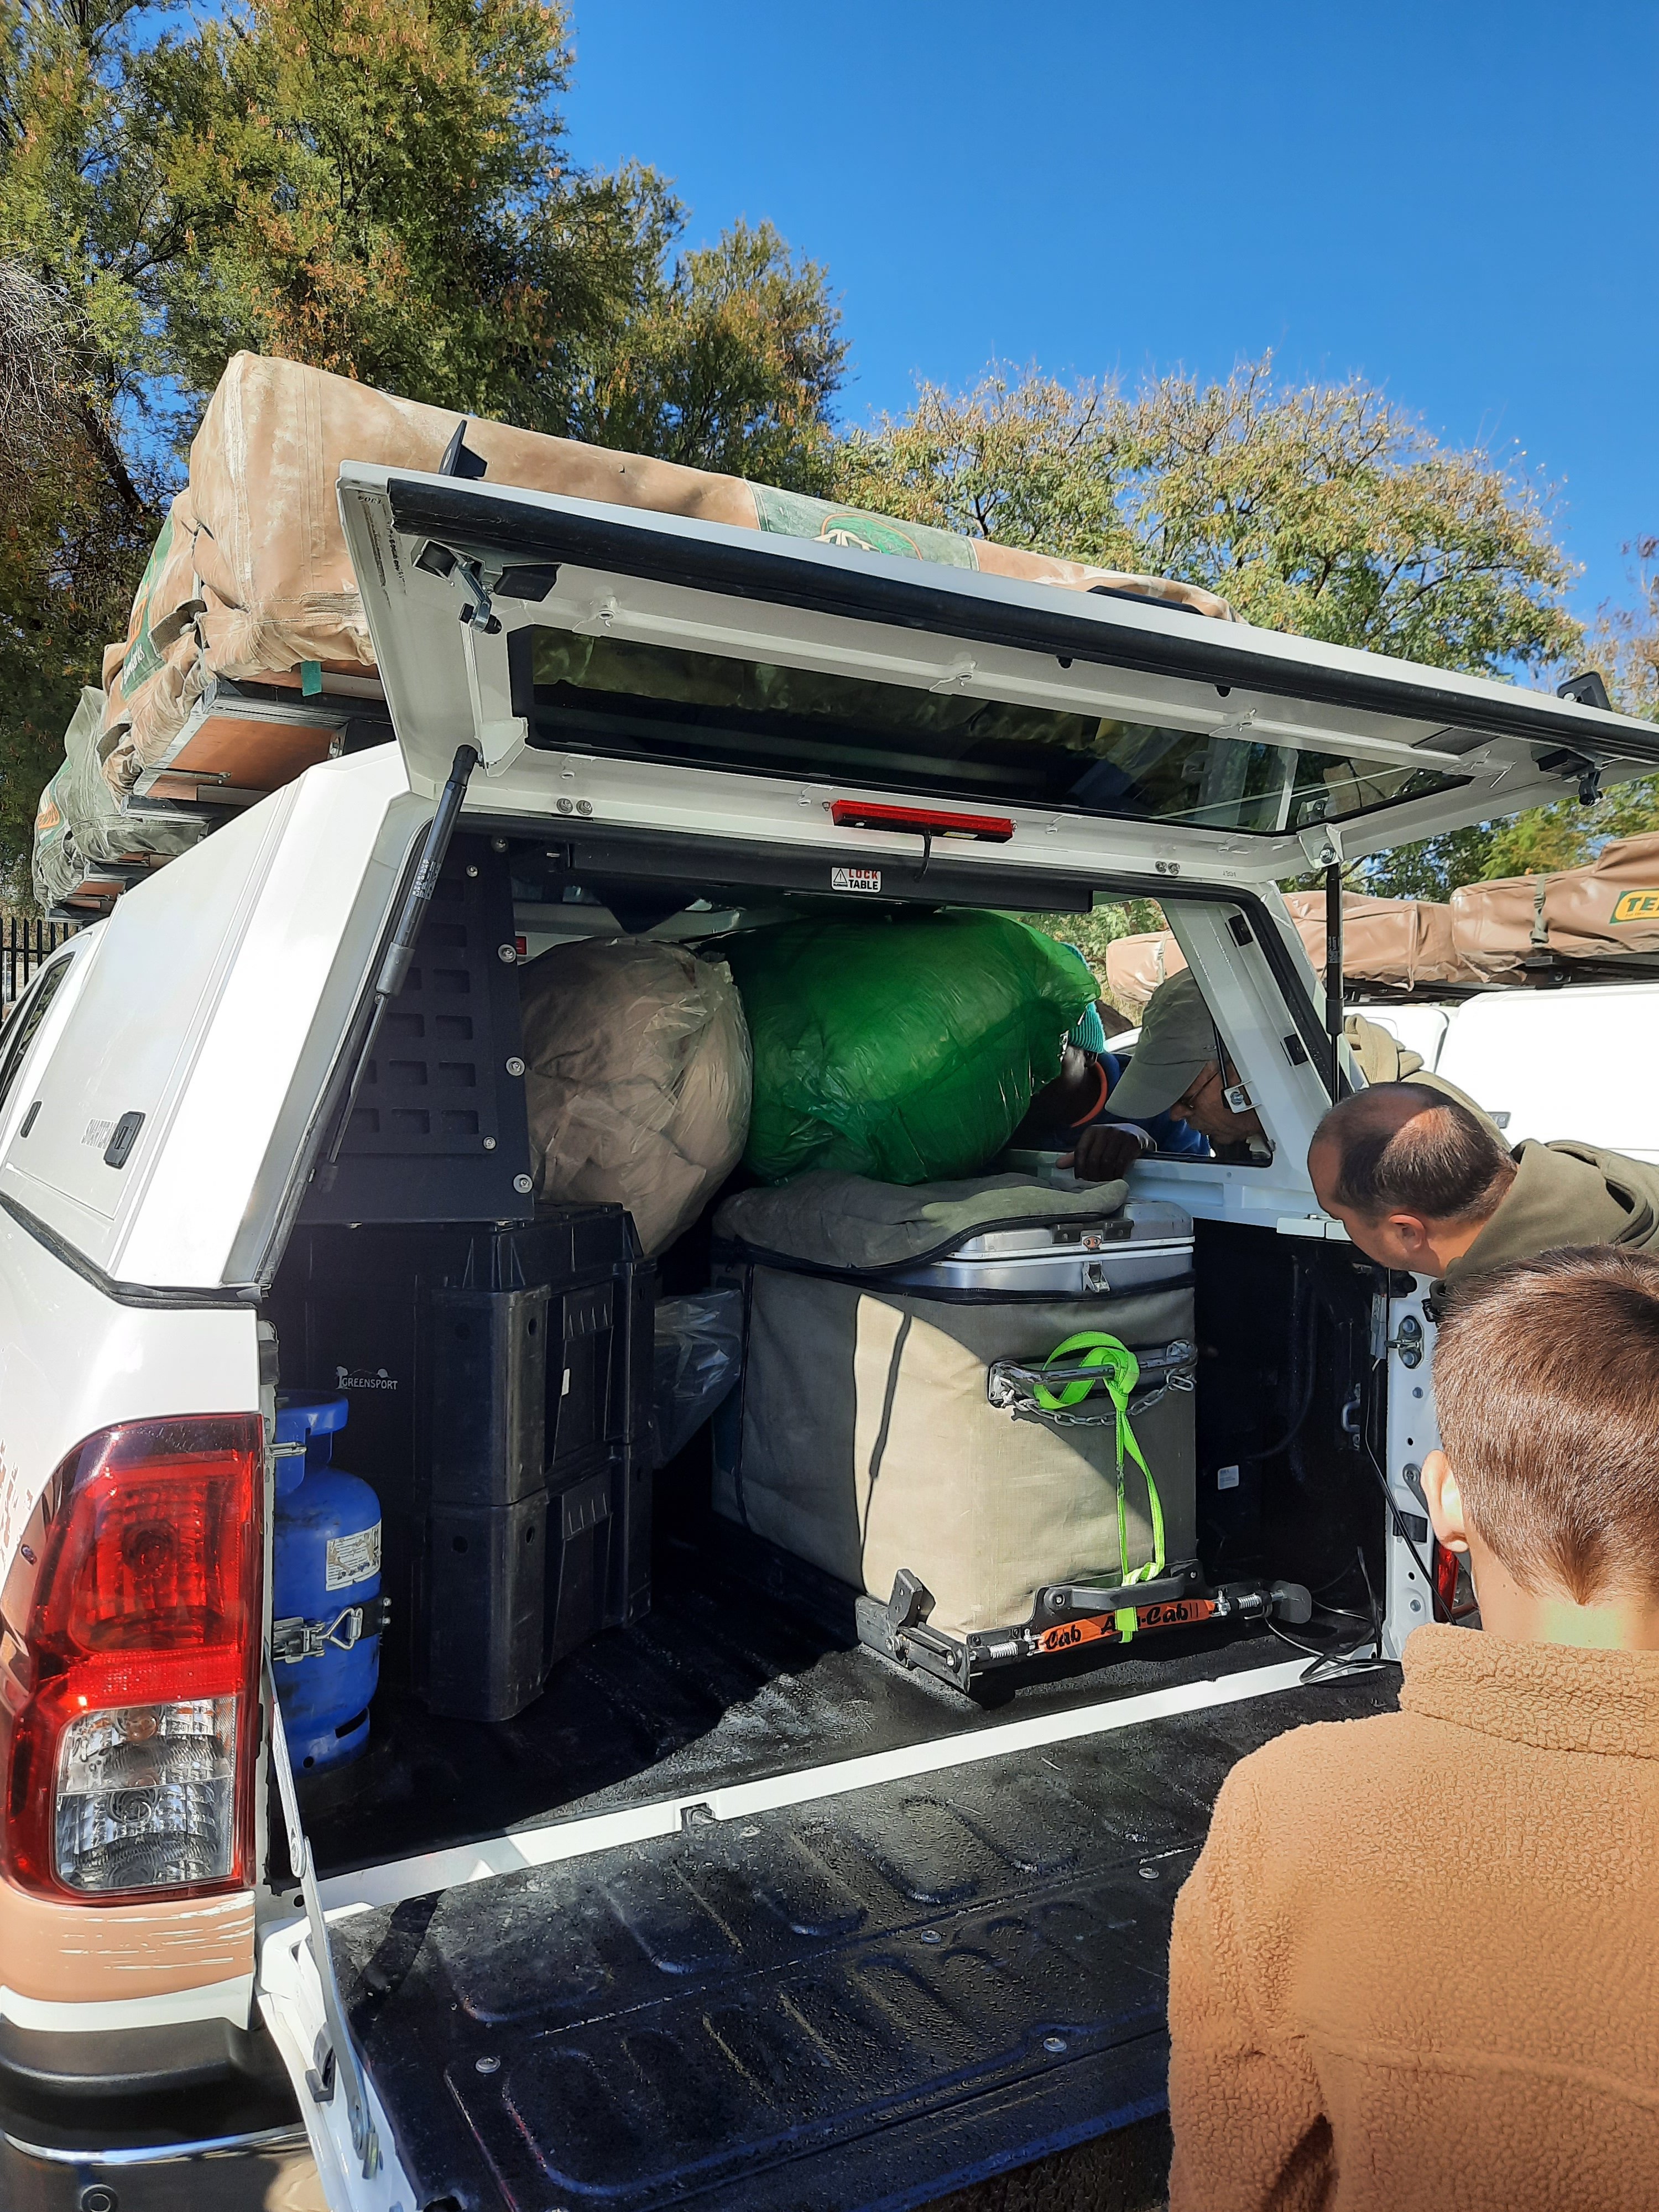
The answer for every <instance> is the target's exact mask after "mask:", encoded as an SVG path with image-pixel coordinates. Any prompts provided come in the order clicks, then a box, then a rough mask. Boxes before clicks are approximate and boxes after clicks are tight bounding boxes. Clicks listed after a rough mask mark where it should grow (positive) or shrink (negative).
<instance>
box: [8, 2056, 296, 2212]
mask: <svg viewBox="0 0 1659 2212" xmlns="http://www.w3.org/2000/svg"><path fill="white" fill-rule="evenodd" d="M185 2206H188V2207H189V2212H324V2204H323V2198H322V2196H321V2194H320V2192H319V2190H318V2187H317V2183H316V2175H315V2171H314V2168H313V2166H312V2162H311V2156H310V2153H309V2151H308V2149H307V2144H306V2135H305V2130H304V2128H303V2126H302V2125H301V2122H300V2118H299V2114H298V2112H297V2111H296V2109H295V2102H294V2092H293V2089H292V2087H291V2086H290V2085H289V2079H288V2075H287V2074H286V2073H285V2071H284V2070H283V2065H282V2062H281V2060H280V2059H279V2058H278V2057H277V2055H276V2051H275V2050H274V2049H273V2048H272V2046H271V2045H270V2040H269V2039H268V2037H267V2036H266V2035H265V2034H264V2031H263V2030H262V2029H255V2030H253V2031H252V2032H251V2033H250V2032H249V2031H247V2030H246V2029H242V2028H238V2027H234V2026H233V2025H232V2024H231V2022H230V2021H226V2020H209V2021H170V2022H163V2023H162V2024H161V2025H160V2026H159V2027H148V2028H112V2029H106V2030H104V2031H102V2032H100V2033H90V2032H82V2033H75V2034H55V2033H46V2031H44V2030H40V2029H36V2028H25V2027H20V2026H19V2025H18V2023H17V2022H16V2021H9V2020H8V2021H0V2208H3V2212H150V2208H152V2207H154V2208H155V2212H161V2208H163V2207H166V2208H167V2212H175V2208H177V2212H182V2208H184V2207H185Z"/></svg>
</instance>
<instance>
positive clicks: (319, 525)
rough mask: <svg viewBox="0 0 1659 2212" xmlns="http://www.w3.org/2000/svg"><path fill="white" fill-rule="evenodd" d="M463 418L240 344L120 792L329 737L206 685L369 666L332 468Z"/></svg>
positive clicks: (143, 669) (671, 467)
mask: <svg viewBox="0 0 1659 2212" xmlns="http://www.w3.org/2000/svg"><path fill="white" fill-rule="evenodd" d="M461 420H463V418H462V417H460V416H456V415H453V414H451V413H450V412H449V411H448V410H446V409H444V408H440V407H426V406H420V405H417V404H416V403H415V402H414V401H412V400H408V399H398V398H393V397H392V395H391V394H390V393H388V392H374V391H371V390H370V389H369V388H368V386H364V385H361V384H354V383H352V382H351V381H350V380H348V379H347V378H344V377H339V376H330V375H327V374H325V373H324V372H323V371H321V370H319V369H313V368H304V367H302V366H301V364H300V363H299V362H291V361H274V360H268V359H265V358H264V357H263V356H259V355H258V354H250V353H239V354H237V355H235V356H234V357H233V359H232V360H231V361H230V362H229V363H228V365H227V367H226V369H225V373H224V374H223V376H222V378H221V379H220V380H219V386H218V389H217V390H216V392H214V395H213V397H212V398H211V399H210V402H209V403H208V408H207V412H206V413H205V415H204V416H203V418H202V426H201V428H200V429H199V430H198V431H197V434H196V439H195V442H194V443H193V444H192V446H191V450H190V481H189V483H188V484H187V485H186V487H185V489H184V490H183V491H182V492H180V493H179V496H178V497H177V498H176V499H175V500H174V501H173V508H172V512H171V513H170V514H169V516H168V518H167V523H166V526H164V528H163V529H162V532H161V537H160V538H158V540H157V542H156V545H155V551H154V553H153V554H152V556H151V558H150V562H149V567H148V568H147V569H146V571H145V573H144V576H143V581H142V582H141V584H140V586H139V589H138V593H137V599H135V601H134V604H133V610H132V618H131V624H130V626H129V629H128V634H127V639H126V642H125V646H124V647H122V648H121V649H120V652H119V656H118V665H106V670H105V682H106V689H107V690H108V694H109V698H108V703H107V706H106V710H105V715H104V725H103V731H102V734H101V740H100V750H101V751H102V753H103V756H104V761H105V772H106V775H107V776H108V778H109V781H110V782H111V783H112V786H113V787H114V788H115V789H116V790H117V791H125V790H128V789H130V788H131V787H132V786H133V785H134V784H135V783H137V781H139V779H140V778H141V777H145V776H146V775H148V774H149V773H150V772H153V771H155V769H158V768H161V767H167V768H170V769H177V770H179V772H181V773H184V774H188V773H189V772H191V771H192V770H193V771H196V772H197V773H200V772H202V771H204V770H210V771H214V772H216V773H218V774H220V775H228V777H229V778H230V779H231V780H232V781H235V782H238V783H240V784H243V785H245V786H246V787H252V788H257V789H270V788H273V787H275V786H276V784H278V783H281V782H283V781H286V780H287V779H288V778H289V777H290V776H292V775H296V774H297V773H298V772H299V770H300V769H302V768H304V767H307V766H308V765H309V763H310V762H311V761H313V760H315V759H319V758H321V757H323V756H324V755H325V753H326V752H327V750H328V748H329V744H330V742H331V738H332V737H333V735H334V733H335V728H336V726H337V724H336V723H335V721H334V720H333V719H332V718H330V717H325V716H321V715H319V717H318V720H317V721H316V723H315V725H314V726H310V727H307V725H306V723H305V721H304V720H303V718H301V720H298V721H297V722H296V721H295V720H288V719H283V720H271V721H270V722H268V723H266V724H263V725H262V724H260V723H259V722H258V720H249V719H248V717H247V715H246V713H244V714H242V715H241V716H240V718H238V719H235V720H232V719H231V718H229V717H223V718H220V717H216V716H215V715H214V714H212V712H211V706H212V700H211V689H210V687H211V684H212V681H213V679H214V678H216V677H222V678H233V679H237V680H240V681H242V682H248V681H252V682H256V683H259V684H277V685H280V686H283V687H284V688H288V689H291V690H293V691H295V693H297V694H299V695H301V696H326V695H327V693H328V692H329V691H330V690H331V689H334V688H336V685H337V679H345V687H344V688H349V684H350V679H353V678H356V679H357V681H358V683H359V684H361V682H362V679H363V678H372V677H374V674H375V670H374V657H373V653H372V649H371V647H370V643H369V638H368V629H367V626H366V624H365V623H364V620H363V610H362V600H361V599H360V597H359V595H358V592H357V587H356V579H355V577H354V576H353V574H352V570H351V563H350V561H349V557H348V556H347V553H346V548H345V540H344V538H343V534H342V532H341V528H340V520H339V513H338V509H337V505H336V501H335V483H336V479H337V476H338V473H339V469H340V465H341V463H342V462H343V461H346V460H357V461H368V462H374V463H380V464H383V465H387V466H390V467H394V468H402V469H410V470H435V469H436V468H437V466H438V465H439V463H440V462H441V459H442V458H443V454H444V450H445V448H446V447H447V445H448V444H449V441H450V440H451V438H452V437H453V435H454V432H455V429H456V428H457V425H458V423H459V422H460V421H461ZM466 441H467V444H468V447H470V448H471V450H472V451H473V452H474V453H477V455H478V456H479V457H480V458H481V459H483V461H484V462H485V463H486V465H487V473H488V475H489V479H490V480H491V481H492V482H493V483H500V484H511V485H516V486H520V487H522V488H525V489H531V490H535V491H543V492H557V493H562V494H565V495H568V496H571V497H574V498H579V499H592V500H604V501H610V502H611V503H613V504H616V505H618V506H623V507H648V508H651V509H653V510H655V511H656V512H658V513H665V514H678V515H685V516H689V517H691V518H694V519H696V520H699V521H705V522H720V523H727V524H731V525H734V526H737V527H738V528H740V529H744V530H763V531H772V532H781V533H782V534H783V535H785V536H787V537H793V538H820V539H824V540H828V541H829V542H830V543H833V544H842V545H849V546H854V547H857V548H860V549H861V550H865V551H867V552H875V553H887V554H895V555H899V556H907V557H909V558H912V559H916V560H923V561H936V562H943V563H944V564H945V565H946V566H947V567H953V568H977V569H980V570H981V571H983V572H985V573H987V574H998V575H1006V576H1018V577H1022V578H1024V579H1025V580H1029V581H1032V582H1041V583H1048V584H1054V585H1056V586H1060V587H1061V588H1062V589H1066V590H1071V591H1087V590H1089V589H1091V588H1092V587H1093V586H1096V585H1104V586H1109V587H1111V588H1114V589H1120V590H1126V591H1132V592H1139V593H1143V594H1145V595H1146V596H1147V597H1150V598H1154V599H1170V600H1174V601H1176V602H1178V603H1179V604H1181V605H1185V606H1188V607H1193V608H1195V609H1197V610H1199V611H1201V612H1203V613H1205V614H1207V615H1212V616H1215V617H1221V618H1228V617H1230V613H1231V611H1230V610H1229V608H1228V607H1227V605H1226V604H1225V601H1223V600H1221V599H1217V598H1216V597H1215V596H1214V595H1213V594H1212V593H1211V592H1205V591H1201V590H1200V589H1199V588H1198V587H1197V586H1194V585H1190V584H1182V583H1175V582H1166V581H1162V580H1157V579H1152V578H1146V577H1136V576H1126V575H1121V574H1118V573H1117V572H1115V570H1111V569H1106V568H1088V567H1085V566H1084V565H1083V564H1081V563H1080V562H1074V561H1059V560H1051V559H1050V558H1049V557H1048V556H1047V555H1045V554H1041V553H1025V552H1020V551H1018V550H1012V549H1011V548H1009V547H1006V546H1001V545H996V544H992V543H990V542H989V541H987V540H984V539H976V538H960V537H957V536H954V535H953V534H951V532H947V531H943V530H936V529H930V528H927V527H924V526H921V525H919V524H915V523H908V522H897V521H893V520H889V519H888V518H886V517H884V516H881V515H875V514H866V513H860V512H858V511H857V510H854V509H852V508H848V507H837V506H836V505H835V504H834V503H833V502H831V501H826V500H818V499H807V498H804V497H802V496H800V495H798V494H796V493H793V492H787V491H780V490H776V489H773V488H772V487H770V486H769V485H766V484H757V483H747V482H745V481H744V479H743V478H741V477H728V476H715V475H710V474H708V473H706V472H705V471H702V470H699V469H689V468H682V467H679V466H678V465H675V464H673V463H671V462H668V461H658V460H647V459H642V458H641V457H640V456H639V455H637V454H633V453H611V452H607V451H605V450H604V449H603V448H601V447H595V446H585V445H580V444H578V443H576V442H575V441H573V440H571V439H568V438H550V437H545V436H543V435H539V434H538V433H537V432H534V431H530V430H517V429H514V428H512V427H511V426H510V425H509V424H507V423H504V422H483V421H478V420H477V419H470V418H469V419H467V426H466ZM114 659H115V656H114V655H113V654H112V655H111V656H109V660H110V661H111V662H112V661H113V660H114ZM204 702H205V708H206V711H205V713H204ZM297 703H298V701H297V699H296V704H297Z"/></svg>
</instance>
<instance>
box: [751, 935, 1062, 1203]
mask: <svg viewBox="0 0 1659 2212" xmlns="http://www.w3.org/2000/svg"><path fill="white" fill-rule="evenodd" d="M724 950H725V951H726V957H728V958H729V959H730V961H731V963H732V973H733V975H735V976H736V977H737V981H738V989H739V990H740V991H741V992H742V994H743V999H744V1010H745V1011H746V1012H747V1014H748V1017H749V1030H750V1036H751V1037H752V1038H753V1040H754V1048H755V1105H754V1113H753V1116H752V1118H751V1120H750V1128H749V1147H748V1154H747V1158H748V1162H749V1165H750V1167H751V1168H752V1169H753V1170H754V1171H755V1173H756V1174H757V1175H758V1176H762V1177H763V1178H764V1180H765V1181H767V1182H782V1181H783V1180H784V1179H785V1177H787V1176H794V1175H799V1174H801V1173H803V1172H805V1170H808V1169H813V1168H833V1169H836V1170H840V1171H842V1172H843V1173H849V1174H854V1175H868V1176H877V1177H878V1178H880V1179H881V1180H882V1181H884V1182H895V1183H914V1182H928V1181H930V1180H931V1179H933V1178H934V1177H937V1176H952V1175H965V1174H968V1173H969V1172H970V1171H971V1170H974V1169H976V1168H982V1167H983V1166H985V1165H986V1164H987V1162H988V1161H990V1160H991V1159H993V1158H995V1156H996V1154H997V1153H998V1152H1000V1151H1001V1150H1002V1148H1003V1147H1004V1146H1005V1145H1006V1143H1007V1141H1008V1139H1009V1138H1010V1137H1011V1136H1012V1133H1013V1132H1014V1130H1015V1128H1016V1127H1017V1126H1018V1123H1019V1122H1020V1121H1021V1120H1022V1119H1023V1118H1024V1113H1025V1109H1026V1108H1027V1107H1028V1106H1029V1105H1030V1102H1031V1094H1032V1092H1033V1091H1034V1090H1036V1088H1037V1087H1038V1086H1040V1085H1042V1084H1044V1083H1047V1082H1048V1081H1049V1080H1050V1079H1052V1078H1053V1077H1054V1076H1055V1075H1057V1074H1058V1073H1059V1072H1060V1047H1061V1041H1062V1039H1063V1036H1064V1034H1065V1032H1066V1030H1069V1029H1070V1028H1071V1026H1072V1024H1073V1022H1074V1021H1076V1019H1077V1018H1078V1016H1079V1014H1080V1013H1081V1012H1082V1011H1083V1009H1084V1008H1085V1006H1089V1005H1090V1004H1091V1002H1092V1000H1093V999H1094V995H1095V981H1094V977H1093V975H1092V974H1091V971H1090V969H1089V968H1088V965H1087V963H1085V961H1084V960H1083V958H1082V957H1081V956H1080V955H1079V954H1078V953H1076V952H1073V951H1072V950H1071V949H1070V947H1069V946H1066V945H1057V944H1056V943H1055V942H1054V939H1052V938H1050V937H1045V936H1044V935H1043V934H1042V932H1041V931H1040V930H1036V929H1032V928H1030V927H1028V926H1027V925H1026V924H1025V923H1024V922H1023V921H1015V920H1014V919H1013V918H1012V915H1005V914H992V913H987V912H983V911H981V910H977V909H975V908H946V909H945V911H944V912H942V913H936V914H927V913H906V912H899V913H895V914H890V915H879V916H877V917H874V918H872V919H865V918H863V917H857V918H854V917H852V916H848V917H842V916H841V915H825V916H823V917H822V918H820V919H812V920H804V921H792V922H786V923H784V924H783V925H782V926H781V927H779V928H775V929H757V930H752V931H746V932H743V933H738V935H736V936H733V937H731V938H728V939H726V940H725V942H724Z"/></svg>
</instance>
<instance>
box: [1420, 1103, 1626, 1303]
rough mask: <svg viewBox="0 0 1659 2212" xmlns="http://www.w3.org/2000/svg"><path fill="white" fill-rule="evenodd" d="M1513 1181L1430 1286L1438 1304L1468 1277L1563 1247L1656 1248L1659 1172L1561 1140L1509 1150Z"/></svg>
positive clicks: (1623, 1157) (1585, 1146) (1597, 1148)
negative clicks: (1474, 1234) (1467, 1243)
mask: <svg viewBox="0 0 1659 2212" xmlns="http://www.w3.org/2000/svg"><path fill="white" fill-rule="evenodd" d="M1511 1158H1513V1159H1514V1161H1515V1164H1516V1177H1515V1181H1514V1182H1512V1183H1511V1184H1510V1187H1509V1190H1508V1193H1507V1194H1506V1195H1505V1196H1504V1200H1503V1203H1502V1204H1501V1205H1500V1206H1499V1207H1498V1211H1497V1212H1496V1213H1494V1214H1493V1215H1492V1219H1491V1220H1490V1221H1489V1222H1488V1223H1487V1224H1486V1227H1485V1228H1484V1229H1483V1230H1482V1231H1481V1232H1480V1235H1479V1236H1478V1237H1476V1238H1475V1240H1474V1243H1473V1244H1471V1245H1470V1247H1469V1249H1468V1251H1467V1252H1465V1253H1464V1254H1463V1255H1462V1258H1461V1259H1458V1260H1454V1261H1452V1263H1451V1265H1450V1267H1448V1268H1447V1270H1446V1273H1445V1275H1444V1277H1443V1280H1442V1281H1441V1282H1439V1283H1437V1285H1435V1292H1434V1295H1435V1297H1436V1299H1437V1300H1439V1299H1440V1298H1441V1297H1443V1295H1444V1293H1445V1292H1446V1291H1455V1289H1456V1287H1457V1285H1459V1284H1460V1283H1464V1282H1467V1281H1468V1279H1470V1277H1471V1276H1474V1275H1484V1274H1486V1273H1487V1272H1488V1271H1489V1270H1490V1269H1491V1268H1493V1267H1504V1266H1505V1265H1507V1263H1508V1262H1509V1261H1511V1260H1534V1259H1536V1258H1537V1256H1538V1255H1539V1254H1540V1253H1541V1252H1553V1251H1555V1250H1557V1249H1559V1247H1561V1246H1563V1245H1569V1244H1618V1245H1621V1246H1623V1247H1624V1248H1625V1249H1626V1250H1628V1251H1632V1252H1650V1251H1653V1250H1655V1249H1659V1167H1655V1166H1653V1165H1651V1164H1650V1163H1649V1162H1647V1161H1645V1160H1631V1159H1626V1158H1625V1156H1624V1154H1623V1153H1622V1152H1603V1151H1601V1150H1600V1149H1599V1147H1597V1146H1595V1145H1579V1144H1574V1143H1572V1142H1571V1141H1569V1140H1565V1139H1564V1140H1562V1141H1561V1142H1559V1143H1556V1144H1550V1145H1541V1144H1536V1143H1534V1142H1533V1141H1532V1140H1531V1139H1528V1141H1527V1142H1526V1143H1525V1144H1521V1145H1517V1146H1516V1147H1515V1150H1514V1152H1513V1153H1512V1154H1511Z"/></svg>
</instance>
